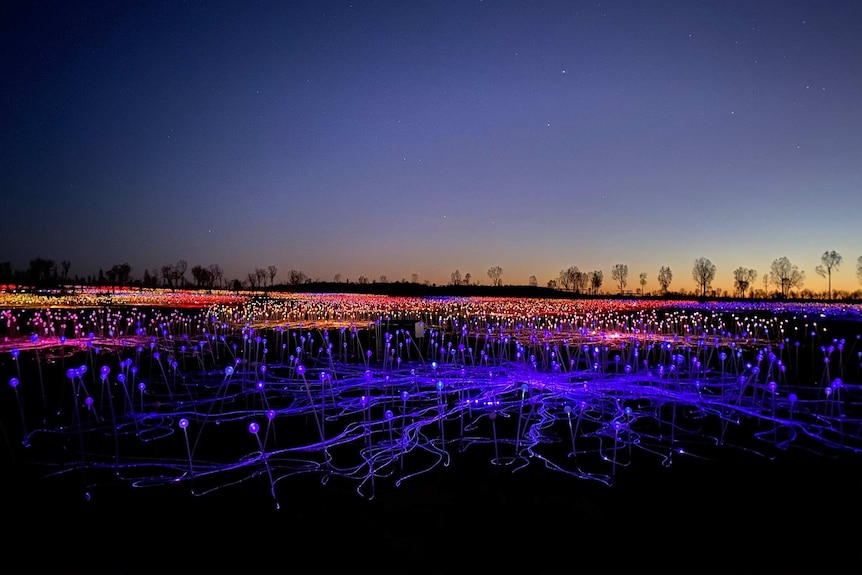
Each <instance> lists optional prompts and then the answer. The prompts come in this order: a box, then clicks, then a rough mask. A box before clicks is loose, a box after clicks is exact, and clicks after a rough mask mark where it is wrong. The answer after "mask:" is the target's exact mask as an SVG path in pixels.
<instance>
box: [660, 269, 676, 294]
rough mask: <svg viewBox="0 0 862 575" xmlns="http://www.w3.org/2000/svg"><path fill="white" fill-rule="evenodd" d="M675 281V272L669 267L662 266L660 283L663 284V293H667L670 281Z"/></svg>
mask: <svg viewBox="0 0 862 575" xmlns="http://www.w3.org/2000/svg"><path fill="white" fill-rule="evenodd" d="M672 281H673V272H672V271H670V268H669V267H666V266H662V267H661V268H659V270H658V285H660V286H661V291H662V293H667V289H668V288H669V287H670V283H671V282H672Z"/></svg>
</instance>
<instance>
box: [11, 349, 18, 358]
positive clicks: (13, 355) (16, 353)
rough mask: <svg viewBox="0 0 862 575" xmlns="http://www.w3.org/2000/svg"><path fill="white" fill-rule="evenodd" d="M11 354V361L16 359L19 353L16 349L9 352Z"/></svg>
mask: <svg viewBox="0 0 862 575" xmlns="http://www.w3.org/2000/svg"><path fill="white" fill-rule="evenodd" d="M11 353H12V359H18V354H19V353H20V352H19V350H18V349H17V348H15V349H13V350H12V351H11Z"/></svg>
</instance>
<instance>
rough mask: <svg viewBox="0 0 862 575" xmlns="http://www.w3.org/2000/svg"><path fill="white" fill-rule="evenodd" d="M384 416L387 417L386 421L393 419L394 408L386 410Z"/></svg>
mask: <svg viewBox="0 0 862 575" xmlns="http://www.w3.org/2000/svg"><path fill="white" fill-rule="evenodd" d="M383 417H385V418H386V421H389V420H391V419H392V410H391V409H387V410H386V412H385V413H384V414H383Z"/></svg>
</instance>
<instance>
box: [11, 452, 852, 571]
mask: <svg viewBox="0 0 862 575" xmlns="http://www.w3.org/2000/svg"><path fill="white" fill-rule="evenodd" d="M8 463H9V461H8V459H7V460H5V461H4V465H5V464H8ZM855 464H858V456H855V457H854V456H843V457H842V458H841V459H832V458H824V457H822V456H813V455H807V454H805V453H791V452H787V453H782V454H779V456H778V457H776V458H774V459H773V460H769V459H768V458H764V457H761V456H755V455H752V454H750V453H745V452H742V451H739V450H736V449H733V450H723V451H718V450H716V452H715V454H714V456H713V457H711V458H710V459H694V458H689V459H683V460H679V461H675V462H674V463H673V465H671V466H669V467H665V466H663V465H661V463H660V462H657V461H656V460H655V459H653V458H646V456H644V459H643V460H638V459H637V458H636V459H635V460H634V461H633V462H632V465H631V466H630V467H628V468H626V469H624V470H621V471H620V472H618V474H617V481H616V482H615V484H614V485H613V486H611V487H608V486H607V485H604V484H602V483H599V482H594V481H588V480H579V479H576V478H572V477H569V476H566V475H563V474H560V473H557V472H552V471H548V470H546V469H543V468H541V467H539V466H538V465H535V464H533V465H530V466H529V467H527V468H525V469H522V470H519V471H517V472H514V473H513V472H512V470H511V468H507V467H502V466H495V465H492V464H491V463H490V462H489V460H487V459H484V458H482V457H475V456H473V455H472V454H469V453H468V454H461V455H455V456H453V459H452V462H451V465H449V466H448V467H446V468H443V467H440V468H437V469H434V470H432V471H431V472H429V473H427V474H425V475H422V476H419V477H417V478H414V479H412V480H410V481H407V482H404V483H402V484H401V485H400V486H398V487H396V486H395V485H393V483H392V482H391V481H388V482H387V481H383V480H381V481H378V482H377V484H376V490H375V496H374V498H373V499H372V500H368V499H367V498H362V497H361V496H360V495H358V494H357V492H356V490H355V487H356V486H355V483H351V484H347V483H339V481H340V480H339V479H338V478H335V479H333V480H332V481H330V482H328V483H327V484H326V485H322V484H321V482H320V480H319V478H318V477H312V476H301V475H299V476H296V477H293V478H289V479H287V480H285V481H283V482H281V483H280V484H279V485H278V491H277V495H278V498H279V501H280V504H281V509H280V510H278V511H276V510H275V509H274V505H273V498H272V496H271V495H270V492H269V485H268V484H267V483H266V479H265V477H261V478H260V481H259V482H256V480H254V479H253V480H251V481H250V482H247V483H244V484H242V485H238V486H233V487H228V488H225V489H222V490H220V491H218V492H215V493H210V494H207V495H205V496H194V495H192V494H191V493H190V492H189V491H188V487H187V485H177V488H176V489H174V488H173V487H172V486H167V487H166V486H160V487H155V488H137V489H135V488H132V487H130V486H129V485H126V484H116V485H110V486H105V487H99V488H96V489H92V490H91V498H90V500H89V501H87V500H85V498H84V496H83V488H82V483H81V480H80V477H77V478H76V477H74V476H68V477H65V478H63V479H62V480H57V479H49V480H35V481H33V480H29V479H25V478H23V477H22V474H21V473H18V471H17V470H16V469H13V470H12V471H11V472H9V471H8V470H7V471H6V472H5V473H4V477H5V481H4V483H5V485H4V489H3V507H2V509H3V518H4V523H5V527H6V529H5V530H4V531H5V533H6V534H5V535H4V543H3V549H4V551H3V557H4V559H3V561H4V567H3V571H4V572H7V573H313V572H317V573H359V572H368V573H380V572H401V573H449V572H452V573H455V572H477V573H479V572H481V573H490V572H495V571H505V572H510V571H511V570H512V569H517V570H524V572H525V573H667V572H677V573H854V572H856V573H858V572H859V567H860V565H862V562H860V560H862V551H860V549H862V545H860V542H859V535H860V531H859V528H858V525H859V520H860V517H862V503H860V501H862V497H860V494H859V487H860V475H859V473H858V471H856V470H855Z"/></svg>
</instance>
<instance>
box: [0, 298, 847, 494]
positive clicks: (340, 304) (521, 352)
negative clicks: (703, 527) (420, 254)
mask: <svg viewBox="0 0 862 575" xmlns="http://www.w3.org/2000/svg"><path fill="white" fill-rule="evenodd" d="M89 297H90V296H87V295H85V296H83V298H84V299H79V300H75V301H69V300H66V301H64V302H63V305H62V306H58V307H39V306H36V307H33V306H16V305H15V304H18V303H21V302H20V301H17V300H14V299H13V301H11V302H6V303H7V304H11V305H7V307H5V309H3V311H2V312H0V313H2V316H0V317H2V320H3V321H2V324H3V325H2V330H0V333H2V348H0V353H2V364H0V369H2V373H3V374H4V378H5V381H6V383H7V384H8V385H5V386H4V389H5V391H4V392H3V405H4V406H5V408H4V410H3V414H2V415H3V420H2V421H3V427H4V430H5V433H6V435H7V441H8V442H9V443H10V453H11V454H13V457H15V458H18V457H20V456H19V452H20V450H21V448H22V446H26V447H24V449H25V450H26V458H24V459H25V460H22V461H21V462H20V465H26V466H27V467H28V468H30V469H32V470H34V471H35V472H36V474H37V475H38V476H41V477H43V478H45V479H47V478H48V477H57V476H64V477H71V478H73V481H77V482H80V489H81V490H82V493H85V494H86V496H87V497H89V496H90V494H91V493H92V492H94V491H97V490H98V489H99V488H100V487H102V486H105V485H111V484H116V483H120V484H127V485H128V486H130V488H131V487H140V488H148V489H155V488H159V486H165V485H174V484H177V483H187V484H188V489H189V493H190V494H192V495H206V494H209V493H212V492H214V491H217V490H223V489H236V488H237V487H236V486H237V485H238V484H240V483H244V482H246V481H248V480H251V479H253V478H265V483H266V485H267V486H268V491H269V492H270V495H271V497H272V502H273V504H274V505H275V506H276V507H278V506H279V492H280V489H282V488H283V485H285V484H288V483H289V482H290V479H291V478H292V477H295V476H297V475H310V476H315V477H318V478H319V479H320V480H321V481H322V482H328V481H329V480H330V479H332V478H339V480H340V481H349V482H352V483H353V484H354V488H355V491H356V493H357V495H358V496H360V497H362V498H369V499H370V498H373V497H374V496H375V490H376V488H377V485H379V484H381V482H382V483H384V484H389V485H395V486H398V485H401V484H402V483H403V482H409V481H413V480H415V479H416V478H417V477H419V476H421V475H423V474H425V473H427V472H429V471H431V470H434V469H438V468H442V467H446V466H448V465H449V462H450V460H451V458H452V456H453V454H464V455H466V456H468V457H475V458H481V459H482V460H484V461H486V462H487V464H488V466H498V467H504V468H509V469H511V471H512V472H515V471H518V470H519V469H521V468H524V467H526V466H540V467H543V468H545V469H546V470H547V472H548V473H561V474H565V475H568V476H571V478H572V481H577V480H588V481H595V482H600V483H603V484H606V485H608V486H611V485H613V484H614V482H615V478H616V476H617V474H619V473H620V472H621V470H623V469H625V468H627V467H629V466H631V465H632V463H633V462H634V461H635V460H636V459H637V458H642V457H643V456H644V455H646V456H647V457H646V462H644V461H641V463H640V464H642V465H650V464H654V465H660V466H670V465H672V464H673V463H674V462H675V461H677V460H680V459H683V458H704V457H709V456H710V454H711V453H714V452H715V450H716V449H721V448H723V447H724V446H727V445H733V446H734V448H743V449H745V450H746V451H749V452H751V453H756V454H760V455H764V456H767V457H775V456H776V454H777V455H778V456H779V457H780V456H781V454H782V452H788V451H793V450H803V451H805V452H808V453H818V454H822V455H823V456H825V457H829V456H832V455H834V454H836V453H843V452H846V453H858V451H859V450H860V448H862V437H860V430H862V419H860V409H859V404H858V402H859V374H860V352H862V347H860V342H859V335H858V332H853V330H858V328H859V327H860V325H862V324H859V323H857V320H858V319H859V311H860V310H859V309H858V308H856V307H847V306H829V305H816V306H814V305H812V306H810V307H808V308H800V307H797V306H794V305H790V304H787V305H780V304H770V305H751V304H738V305H729V304H722V305H717V304H703V303H697V302H688V301H675V302H661V303H659V302H637V301H628V302H617V301H613V300H590V301H578V300H524V299H503V298H500V299H497V298H434V299H423V298H392V297H384V296H355V295H346V294H336V295H300V296H296V295H291V296H280V297H267V298H260V297H256V298H255V297H251V296H245V297H241V296H237V295H232V296H229V299H228V300H218V301H211V302H209V304H208V305H207V306H205V307H197V305H196V304H198V302H199V299H198V298H199V296H197V295H195V294H191V293H163V292H156V293H151V294H145V293H139V292H136V293H135V294H134V299H132V300H131V301H130V302H129V304H128V305H126V304H124V303H123V299H122V296H118V299H117V302H116V303H115V304H114V305H113V306H110V307H108V306H104V305H102V306H91V305H88V304H92V303H93V302H92V300H90V299H87V298H89ZM650 460H652V463H650V462H649V461H650Z"/></svg>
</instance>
